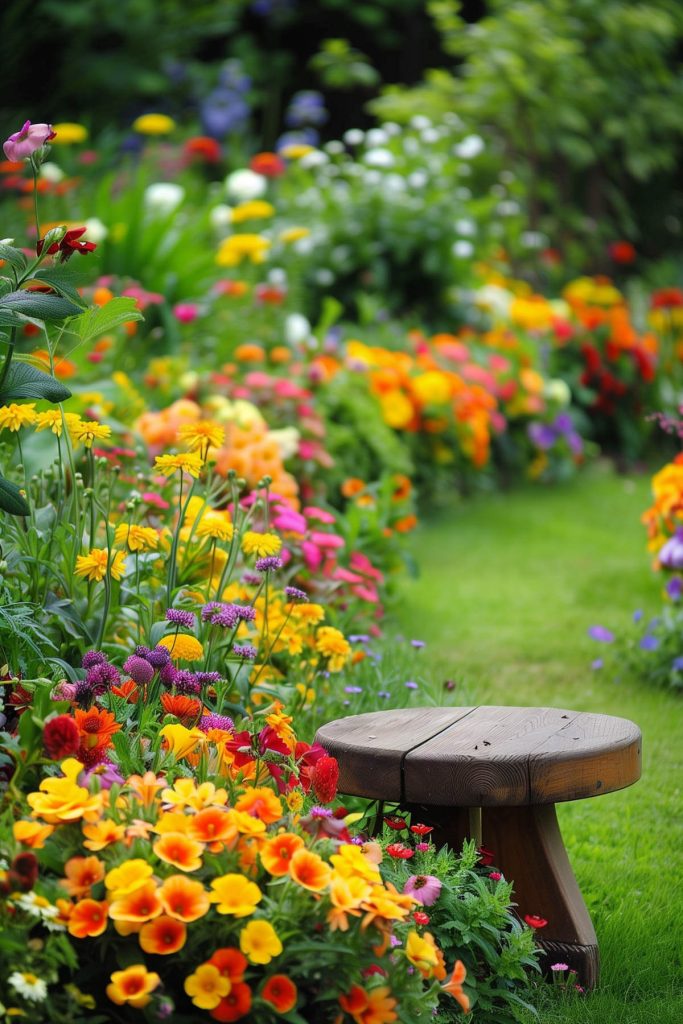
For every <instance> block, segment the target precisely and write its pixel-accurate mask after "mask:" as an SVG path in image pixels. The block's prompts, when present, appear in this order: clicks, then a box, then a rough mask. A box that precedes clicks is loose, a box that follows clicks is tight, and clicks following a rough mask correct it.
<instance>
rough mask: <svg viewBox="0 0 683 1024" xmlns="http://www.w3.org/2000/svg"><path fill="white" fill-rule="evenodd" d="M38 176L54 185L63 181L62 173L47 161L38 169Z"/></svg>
mask: <svg viewBox="0 0 683 1024" xmlns="http://www.w3.org/2000/svg"><path fill="white" fill-rule="evenodd" d="M40 176H41V178H45V181H51V182H52V183H53V184H54V185H56V184H57V182H58V181H61V180H62V179H63V177H64V171H63V170H62V168H61V167H59V166H58V165H57V164H53V163H51V162H50V161H48V162H47V163H45V164H42V166H41V168H40Z"/></svg>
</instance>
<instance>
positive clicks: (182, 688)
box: [173, 669, 201, 697]
mask: <svg viewBox="0 0 683 1024" xmlns="http://www.w3.org/2000/svg"><path fill="white" fill-rule="evenodd" d="M173 685H174V686H175V689H176V693H182V694H184V696H186V697H196V696H197V694H198V693H199V692H200V690H201V686H200V684H199V680H198V679H197V677H196V675H195V674H194V672H188V671H187V669H181V670H180V671H176V674H175V679H174V680H173Z"/></svg>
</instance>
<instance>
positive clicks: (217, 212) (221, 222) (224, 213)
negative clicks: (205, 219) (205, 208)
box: [209, 203, 232, 231]
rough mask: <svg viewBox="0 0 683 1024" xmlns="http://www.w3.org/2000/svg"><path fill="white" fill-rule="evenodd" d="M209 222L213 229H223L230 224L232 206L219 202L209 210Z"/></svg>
mask: <svg viewBox="0 0 683 1024" xmlns="http://www.w3.org/2000/svg"><path fill="white" fill-rule="evenodd" d="M209 223H210V224H211V227H212V228H213V229H214V231H224V230H225V229H226V228H229V227H230V225H231V224H232V206H228V204H227V203H219V204H218V206H214V207H213V209H212V210H210V211H209Z"/></svg>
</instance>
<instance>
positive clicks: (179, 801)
mask: <svg viewBox="0 0 683 1024" xmlns="http://www.w3.org/2000/svg"><path fill="white" fill-rule="evenodd" d="M161 799H162V800H163V801H164V803H165V804H173V805H174V806H175V807H179V808H180V807H192V808H194V810H195V811H201V810H203V809H204V808H205V807H213V806H216V805H218V806H221V807H224V806H225V804H226V803H227V802H228V793H227V790H225V789H216V787H215V786H214V784H213V782H202V783H201V784H200V785H199V786H197V784H196V782H195V780H194V779H176V781H175V783H174V785H173V789H164V790H162V793H161Z"/></svg>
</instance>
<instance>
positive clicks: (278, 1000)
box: [261, 974, 298, 1013]
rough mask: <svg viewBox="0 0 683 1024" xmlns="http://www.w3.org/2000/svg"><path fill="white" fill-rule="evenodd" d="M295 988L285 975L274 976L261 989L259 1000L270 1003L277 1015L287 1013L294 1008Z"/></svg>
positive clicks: (296, 993)
mask: <svg viewBox="0 0 683 1024" xmlns="http://www.w3.org/2000/svg"><path fill="white" fill-rule="evenodd" d="M297 995H298V992H297V988H296V985H295V984H294V982H293V981H292V980H291V979H290V978H288V977H287V975H286V974H274V975H273V976H272V978H268V981H267V982H266V983H265V985H264V986H263V988H262V989H261V998H262V999H265V1001H266V1002H267V1003H271V1004H272V1005H273V1006H274V1007H275V1010H276V1012H277V1013H289V1011H290V1010H293V1009H294V1007H295V1006H296V1000H297Z"/></svg>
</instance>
